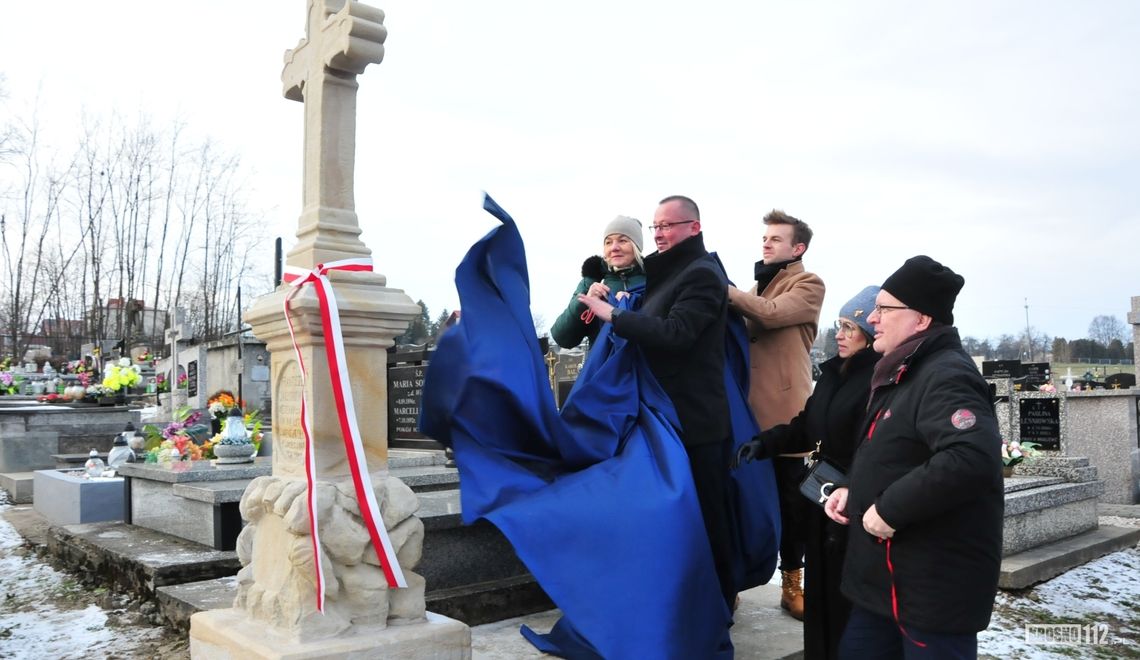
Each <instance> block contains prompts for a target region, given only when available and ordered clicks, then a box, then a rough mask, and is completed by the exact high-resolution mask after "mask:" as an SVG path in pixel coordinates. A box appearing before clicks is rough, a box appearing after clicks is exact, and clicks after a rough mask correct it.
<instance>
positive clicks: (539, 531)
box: [420, 196, 779, 658]
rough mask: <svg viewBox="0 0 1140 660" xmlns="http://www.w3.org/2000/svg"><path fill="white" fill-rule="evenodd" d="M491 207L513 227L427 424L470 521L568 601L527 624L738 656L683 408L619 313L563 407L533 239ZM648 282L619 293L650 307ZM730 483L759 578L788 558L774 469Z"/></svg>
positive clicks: (475, 263)
mask: <svg viewBox="0 0 1140 660" xmlns="http://www.w3.org/2000/svg"><path fill="white" fill-rule="evenodd" d="M484 208H485V209H486V210H487V211H488V212H490V213H491V214H492V215H494V216H495V217H496V218H498V219H499V220H500V221H501V222H502V223H503V224H502V225H501V226H500V227H497V228H495V229H493V230H492V231H491V232H489V233H488V234H487V235H486V236H485V237H484V238H483V239H481V240H480V241H479V242H477V243H476V244H475V245H473V246H472V248H471V250H470V251H469V252H468V253H467V255H466V257H465V258H464V259H463V262H462V263H461V264H460V265H459V268H458V269H457V270H456V286H457V288H458V291H459V297H460V301H461V308H462V310H463V319H462V321H461V322H460V323H459V324H458V325H456V326H455V327H454V328H452V329H451V330H449V331H448V332H447V333H446V334H445V335H444V336H443V337H442V338H441V339H440V341H439V344H438V346H437V348H436V351H435V355H434V357H433V358H432V361H431V363H430V364H429V366H428V371H427V375H426V379H425V384H424V396H423V404H422V408H421V410H422V412H421V419H420V427H421V430H422V432H423V433H425V434H426V435H428V436H430V437H432V438H435V439H436V440H438V441H440V442H442V443H444V444H445V445H448V446H450V447H452V448H453V450H454V452H455V459H456V463H457V464H458V467H459V473H460V483H461V488H460V497H461V503H462V509H463V520H464V522H466V523H471V522H474V521H475V520H478V519H480V518H484V519H486V520H488V521H490V522H491V523H493V524H494V525H496V526H497V527H498V528H499V529H500V530H501V531H502V533H503V534H504V536H506V537H507V539H508V540H509V541H510V542H511V544H512V546H513V547H514V549H515V552H516V553H517V554H518V556H519V558H520V559H521V560H522V561H523V563H525V564H526V566H527V568H529V569H530V571H531V573H532V574H533V575H534V576H535V578H536V580H537V581H538V583H539V584H540V585H541V586H542V587H543V589H544V590H545V591H546V593H547V594H548V595H549V596H550V597H551V599H552V600H553V601H554V602H555V603H556V604H557V605H558V607H559V608H561V610H562V612H563V619H562V620H560V621H559V622H558V624H556V626H555V627H554V629H553V630H552V631H551V633H550V634H548V635H540V634H537V633H535V632H533V631H531V630H530V629H529V628H526V627H525V626H524V629H523V631H522V632H523V634H524V635H526V636H527V638H528V639H529V640H530V641H531V642H532V643H533V644H535V646H536V647H537V648H539V649H540V650H543V651H546V652H548V653H553V654H555V655H560V656H563V657H569V658H596V657H605V658H646V657H654V658H697V657H731V656H732V644H731V641H730V639H729V637H728V627H729V625H730V624H731V615H730V613H729V611H728V608H727V607H726V606H725V603H724V599H723V597H722V596H721V594H720V589H719V587H718V585H717V580H716V575H715V571H714V568H713V562H712V556H711V552H710V549H709V544H708V538H707V535H706V533H705V530H704V522H703V520H702V518H701V513H700V507H699V505H698V503H697V497H696V491H695V488H694V486H693V482H692V477H691V475H690V472H689V464H688V457H687V455H686V453H685V449H684V447H683V446H682V445H681V442H680V440H679V438H678V436H677V431H676V428H677V427H678V424H677V418H676V412H675V411H674V410H673V406H672V404H671V403H670V402H669V399H668V397H667V396H666V395H665V394H664V392H663V391H662V390H661V388H660V386H659V385H658V384H657V382H656V380H655V379H654V378H653V375H652V374H651V373H650V371H649V369H648V367H647V365H646V364H645V363H644V360H643V359H642V357H641V354H640V351H638V350H637V348H636V346H634V345H632V344H629V343H628V342H626V341H625V340H623V339H621V338H620V337H617V336H615V335H613V334H612V333H611V332H610V326H609V324H606V326H605V327H604V328H603V330H602V332H601V333H600V334H599V336H598V339H597V341H596V343H595V345H594V347H593V348H592V349H591V351H590V356H589V359H588V360H587V362H586V364H585V365H584V367H583V370H582V372H581V374H580V375H579V377H578V380H577V382H576V384H575V386H574V389H573V391H572V392H571V394H570V396H569V398H568V399H567V401H566V402H565V404H564V405H563V409H562V411H561V413H559V411H558V410H557V408H556V406H555V402H554V396H553V393H552V391H551V388H550V383H549V380H548V378H547V368H546V365H545V364H544V362H543V356H542V355H541V353H540V351H539V346H538V340H537V339H536V337H535V331H534V324H533V322H532V320H531V317H530V290H529V279H528V276H527V268H526V260H525V252H524V249H523V244H522V239H521V237H520V236H519V233H518V229H517V227H516V226H515V223H514V221H513V220H512V219H511V217H510V216H509V215H507V213H506V212H505V211H503V210H502V209H501V208H500V207H499V206H498V205H497V204H495V202H494V201H493V200H492V199H491V198H490V197H489V196H488V197H486V199H485V201H484ZM634 293H635V295H634V296H633V297H632V298H631V299H626V300H623V301H622V302H621V303H620V304H621V305H626V306H628V305H630V304H633V305H636V302H637V299H638V297H639V294H640V291H637V292H634ZM732 335H733V336H730V337H729V338H726V339H727V341H728V342H729V344H730V351H729V355H730V362H732V361H734V360H735V361H736V364H733V365H730V366H731V368H730V369H728V370H726V379H727V380H728V381H729V383H728V384H729V385H731V387H730V388H729V389H728V391H729V393H730V397H729V398H730V399H731V400H733V401H732V402H731V404H730V405H731V406H732V411H733V422H734V429H736V430H738V432H737V433H736V434H735V435H736V442H735V445H736V446H739V444H740V443H741V442H744V441H747V440H748V439H750V438H751V437H752V436H753V435H754V434H755V432H756V431H757V429H756V426H755V422H754V421H753V418H752V415H751V414H750V413H749V411H748V406H747V373H748V363H747V357H746V356H747V350H746V343H745V344H740V343H739V342H740V341H742V340H744V337H745V335H744V328H743V324H742V323H739V322H737V323H735V324H734V332H733V333H732ZM733 344H736V346H735V348H734V347H733ZM738 398H739V399H740V400H739V401H735V400H736V399H738ZM738 418H739V419H738ZM732 492H733V494H734V497H735V500H736V506H737V508H738V511H739V512H740V513H741V514H742V515H743V516H744V518H742V519H741V523H742V524H741V526H740V530H739V531H740V534H739V537H740V545H741V547H742V548H745V549H746V551H741V552H740V553H738V554H739V562H738V571H737V577H738V579H739V580H740V584H741V587H742V588H747V587H750V586H755V585H756V584H763V583H765V582H767V580H768V579H770V578H771V575H772V573H773V572H774V570H775V562H776V552H777V549H778V545H779V544H778V537H779V513H778V510H777V504H776V496H775V482H774V477H773V474H772V469H771V465H770V464H769V463H768V462H767V461H762V462H755V463H751V464H749V465H747V466H745V467H744V468H742V469H741V470H740V471H738V472H737V473H736V474H735V475H734V479H733V485H732Z"/></svg>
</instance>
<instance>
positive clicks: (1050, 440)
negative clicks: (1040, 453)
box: [1017, 397, 1061, 449]
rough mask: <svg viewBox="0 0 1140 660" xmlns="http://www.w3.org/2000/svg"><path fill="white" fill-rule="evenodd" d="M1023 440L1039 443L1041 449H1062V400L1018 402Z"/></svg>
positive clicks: (1040, 399) (1021, 400)
mask: <svg viewBox="0 0 1140 660" xmlns="http://www.w3.org/2000/svg"><path fill="white" fill-rule="evenodd" d="M1017 403H1018V415H1019V423H1018V426H1019V428H1020V433H1019V436H1020V438H1021V440H1022V441H1023V442H1024V441H1029V442H1034V443H1037V445H1038V448H1039V449H1060V448H1061V399H1060V398H1059V397H1047V398H1021V399H1019V400H1018V402H1017Z"/></svg>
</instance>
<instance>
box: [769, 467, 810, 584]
mask: <svg viewBox="0 0 1140 660" xmlns="http://www.w3.org/2000/svg"><path fill="white" fill-rule="evenodd" d="M772 467H773V468H774V469H775V471H776V493H777V495H778V497H779V500H780V570H781V571H794V570H797V569H800V568H803V567H804V541H805V540H806V538H807V529H806V524H805V521H806V519H807V515H808V511H807V507H809V506H811V505H812V504H811V502H808V501H807V498H806V497H804V496H803V495H800V479H801V478H802V477H803V473H804V459H802V458H784V457H781V456H777V457H775V458H773V459H772Z"/></svg>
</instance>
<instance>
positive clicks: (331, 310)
mask: <svg viewBox="0 0 1140 660" xmlns="http://www.w3.org/2000/svg"><path fill="white" fill-rule="evenodd" d="M332 270H343V271H356V272H372V260H371V259H369V258H359V259H341V260H339V261H331V262H329V263H327V264H317V265H316V267H315V268H313V269H312V270H304V269H301V268H294V267H291V266H286V267H285V273H284V280H285V282H287V283H288V284H289V285H290V286H291V287H292V290H291V291H290V292H289V295H287V296H285V303H284V304H285V320H286V321H287V322H288V323H289V337H290V338H291V339H292V340H293V351H294V352H295V353H296V354H297V364H298V365H300V368H301V430H302V431H303V432H304V434H305V479H306V482H307V484H308V494H307V504H308V506H309V531H310V534H311V535H312V538H313V565H314V566H315V567H316V573H317V585H316V586H317V610H318V611H320V612H324V611H325V589H324V585H325V580H324V570H323V569H322V568H321V554H320V548H321V541H320V535H319V532H318V525H317V491H316V488H314V480H315V477H316V472H317V464H316V457H315V452H314V451H313V429H312V420H310V419H309V412H308V408H307V406H306V405H305V390H306V387H305V381H306V379H307V377H308V372H307V370H306V369H305V361H304V359H302V357H301V348H300V346H298V345H297V336H296V334H295V333H294V330H293V319H292V318H290V316H289V301H290V300H291V299H292V298H293V296H294V295H296V294H297V292H298V291H300V290H301V287H303V286H304V285H305V284H308V283H310V282H312V283H313V284H314V285H315V286H316V290H317V300H318V302H319V308H320V312H321V328H322V329H323V330H324V336H325V354H326V356H327V359H328V363H329V376H330V379H331V380H332V388H333V399H334V401H335V402H336V412H337V418H338V419H339V421H340V431H341V437H342V438H343V440H344V450H345V454H346V455H347V456H348V465H349V469H350V470H351V472H352V484H353V486H354V487H355V488H356V499H357V503H358V504H359V505H360V515H361V516H362V517H363V518H364V527H365V528H366V529H367V530H368V535H369V536H370V537H371V538H372V546H373V547H374V548H375V549H376V557H377V558H378V559H379V560H380V567H381V568H382V569H383V570H384V577H385V578H386V579H387V581H388V587H389V588H393V589H395V588H402V587H407V586H408V583H407V580H406V579H405V578H404V573H403V571H402V570H401V569H400V563H399V561H398V560H397V559H396V552H395V550H394V549H393V548H392V541H391V540H390V539H389V538H388V532H387V531H386V530H385V529H384V521H383V519H382V518H381V516H380V507H379V506H377V504H376V496H375V494H374V493H373V492H372V479H371V478H370V477H369V476H368V464H367V462H366V461H365V459H364V443H363V442H361V438H360V429H359V428H358V427H357V424H356V409H355V407H354V406H353V402H352V387H351V385H350V384H349V380H348V378H349V375H348V363H347V361H346V360H345V355H344V338H343V337H342V336H341V329H340V310H339V309H338V308H337V304H336V296H334V295H333V290H332V283H331V282H329V279H328V276H327V275H328V272H329V271H332Z"/></svg>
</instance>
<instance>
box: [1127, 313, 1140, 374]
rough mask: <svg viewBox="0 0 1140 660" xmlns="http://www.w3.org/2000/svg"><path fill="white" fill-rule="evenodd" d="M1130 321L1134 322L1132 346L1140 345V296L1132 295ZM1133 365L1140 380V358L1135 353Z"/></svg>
mask: <svg viewBox="0 0 1140 660" xmlns="http://www.w3.org/2000/svg"><path fill="white" fill-rule="evenodd" d="M1128 322H1129V323H1130V324H1132V346H1133V347H1140V296H1132V311H1131V312H1128ZM1133 352H1135V348H1134V349H1133ZM1132 366H1133V367H1135V369H1136V378H1137V379H1138V380H1140V360H1138V359H1136V356H1135V355H1133V358H1132Z"/></svg>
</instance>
